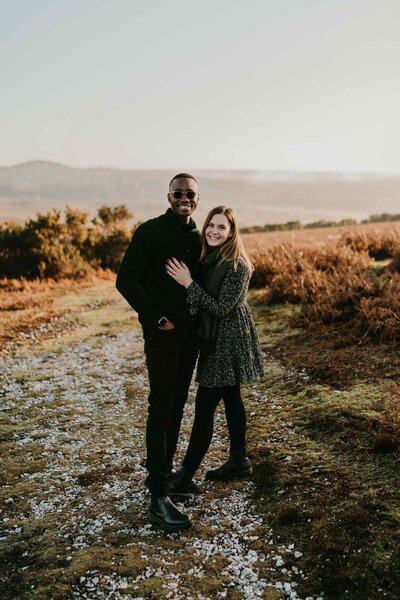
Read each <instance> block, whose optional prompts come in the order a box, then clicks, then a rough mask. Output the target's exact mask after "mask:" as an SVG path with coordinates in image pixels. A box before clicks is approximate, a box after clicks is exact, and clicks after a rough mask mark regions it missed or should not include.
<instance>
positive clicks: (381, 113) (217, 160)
mask: <svg viewBox="0 0 400 600" xmlns="http://www.w3.org/2000/svg"><path fill="white" fill-rule="evenodd" d="M0 9H1V20H0V45H1V46H0V139H1V144H0V166H7V165H12V164H17V163H21V162H25V161H29V160H37V159H41V160H51V161H55V162H61V163H64V164H68V165H71V166H77V167H96V166H103V167H113V168H128V169H131V168H132V169H133V168H140V169H147V168H157V169H161V168H165V169H173V170H175V171H176V170H189V169H191V170H193V169H257V170H259V169H260V170H297V171H346V172H378V173H379V172H383V173H399V174H400V152H399V151H398V147H399V140H400V109H399V107H400V77H399V74H400V36H399V30H400V3H399V2H398V0H329V1H323V0H279V1H277V0H202V1H201V2H199V0H195V1H194V0H142V1H139V0H13V1H12V2H10V1H9V0H0Z"/></svg>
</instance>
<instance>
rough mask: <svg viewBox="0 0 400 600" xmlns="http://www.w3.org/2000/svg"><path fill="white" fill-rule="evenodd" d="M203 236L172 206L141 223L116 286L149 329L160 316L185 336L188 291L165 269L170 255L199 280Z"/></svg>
mask: <svg viewBox="0 0 400 600" xmlns="http://www.w3.org/2000/svg"><path fill="white" fill-rule="evenodd" d="M200 251H201V235H200V232H199V230H198V229H197V228H196V225H195V223H194V221H193V220H192V219H191V220H190V223H189V224H188V225H184V224H183V223H182V221H181V220H180V219H179V217H177V216H176V215H175V214H174V213H173V212H172V210H171V209H170V208H169V209H168V210H167V212H166V213H165V214H163V215H161V216H160V217H157V218H155V219H150V220H149V221H146V222H145V223H143V224H142V225H140V226H139V227H138V228H137V229H136V231H135V233H134V234H133V237H132V240H131V243H130V244H129V246H128V249H127V251H126V252H125V256H124V258H123V259H122V262H121V265H120V268H119V271H118V275H117V281H116V286H117V289H118V291H119V292H121V294H122V295H123V296H124V298H125V299H126V300H127V302H129V304H130V305H131V306H132V308H133V309H134V310H136V311H137V313H138V315H139V321H140V323H141V325H142V327H143V331H144V332H146V331H147V330H148V329H150V328H151V327H156V326H157V322H158V321H159V319H161V317H164V316H165V317H167V318H168V319H169V320H170V321H172V322H173V323H175V325H176V327H177V329H178V331H179V332H181V333H182V334H183V335H186V334H187V333H189V331H190V330H191V328H192V320H191V317H190V315H189V310H188V307H187V304H186V290H185V288H184V287H183V286H181V285H179V284H178V283H176V281H174V280H173V279H172V278H171V277H170V276H169V275H167V273H166V272H165V263H166V261H167V259H168V258H172V257H175V258H177V259H178V260H182V261H184V262H185V263H186V265H187V266H188V267H189V269H190V272H191V274H192V277H193V279H198V270H199V258H200Z"/></svg>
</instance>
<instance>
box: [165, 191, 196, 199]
mask: <svg viewBox="0 0 400 600" xmlns="http://www.w3.org/2000/svg"><path fill="white" fill-rule="evenodd" d="M170 194H172V195H173V197H174V198H175V200H180V199H181V198H182V196H186V198H187V199H188V200H194V199H195V198H196V196H197V192H194V191H193V190H187V191H186V192H181V191H180V190H175V191H173V192H170Z"/></svg>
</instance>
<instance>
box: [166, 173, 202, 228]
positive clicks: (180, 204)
mask: <svg viewBox="0 0 400 600" xmlns="http://www.w3.org/2000/svg"><path fill="white" fill-rule="evenodd" d="M174 192H184V193H182V194H177V195H178V196H179V195H180V196H181V197H180V198H176V197H175V196H174ZM193 193H194V194H195V195H194V197H192V196H193ZM187 194H188V195H189V198H188V196H187ZM199 197H200V196H199V186H198V185H197V183H196V181H195V180H194V179H186V177H182V178H180V179H174V181H173V182H172V183H171V185H170V188H169V193H168V202H169V203H170V204H171V210H172V212H173V213H175V214H176V215H178V216H179V217H183V218H184V219H189V217H190V215H191V214H192V212H193V211H194V210H196V207H197V204H198V202H199Z"/></svg>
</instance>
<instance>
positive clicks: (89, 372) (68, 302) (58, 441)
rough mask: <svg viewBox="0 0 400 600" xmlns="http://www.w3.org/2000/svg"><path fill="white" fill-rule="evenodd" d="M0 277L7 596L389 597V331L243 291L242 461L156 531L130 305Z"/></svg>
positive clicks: (392, 591) (393, 426) (394, 362)
mask: <svg viewBox="0 0 400 600" xmlns="http://www.w3.org/2000/svg"><path fill="white" fill-rule="evenodd" d="M266 235H270V234H266ZM13 285H14V286H16V285H17V284H13ZM3 289H4V291H3V293H2V294H1V295H0V305H1V308H2V311H1V322H0V323H1V325H2V327H3V334H2V337H1V348H2V355H3V356H4V359H3V361H2V370H1V378H2V385H1V392H0V393H1V410H0V443H1V455H2V457H3V460H2V462H1V465H0V480H1V486H2V487H1V490H0V494H1V525H2V531H1V533H0V565H1V566H0V569H1V573H0V595H1V597H2V598H7V599H14V598H15V599H29V600H30V599H35V600H38V599H40V600H42V599H43V600H47V599H64V598H76V599H80V598H99V597H100V598H110V599H111V598H125V599H126V600H130V599H132V598H136V599H139V598H160V599H161V598H172V599H174V600H175V599H180V598H182V599H190V598H193V599H195V598H196V599H201V598H232V599H236V598H248V599H252V598H257V597H260V598H267V599H271V600H280V599H289V598H290V599H292V600H298V599H303V600H305V599H306V598H309V599H310V598H312V599H314V600H316V599H318V598H327V599H331V600H341V599H342V598H343V599H345V598H350V599H351V600H358V599H360V600H365V599H368V600H373V599H375V598H388V599H393V600H394V599H395V598H396V599H397V598H398V596H399V593H398V589H399V587H400V574H399V571H398V564H399V560H400V549H399V548H400V545H399V535H400V509H399V506H400V485H399V483H400V481H399V480H400V474H399V469H398V459H399V446H400V443H399V444H398V443H397V440H400V433H399V422H400V421H399V416H400V415H399V405H400V404H399V400H400V389H399V381H398V373H399V367H400V353H399V350H398V346H396V345H395V344H393V343H392V344H389V343H388V344H384V343H380V344H376V343H374V342H373V341H371V340H368V341H367V340H366V341H364V342H363V343H355V342H354V339H353V338H351V339H350V338H349V336H348V332H347V331H346V330H345V328H342V329H341V328H338V327H336V328H333V327H332V328H327V327H325V328H324V329H323V330H321V331H318V329H317V328H314V329H312V330H310V329H309V328H304V327H302V326H301V325H300V323H299V321H298V319H297V315H296V310H295V309H293V308H288V307H284V306H272V307H266V306H265V304H264V303H263V292H262V291H253V292H252V293H251V296H250V301H251V305H252V308H253V312H254V315H255V318H256V322H257V326H258V330H259V334H260V339H261V343H262V346H263V349H264V352H265V368H266V376H265V378H264V379H263V381H262V382H260V383H258V384H257V385H252V386H247V387H245V388H244V397H245V401H246V405H247V410H248V425H249V427H248V440H249V455H250V457H251V459H252V462H253V465H254V477H253V478H252V480H251V481H248V482H233V483H228V484H226V483H225V484H212V483H205V482H203V481H202V471H201V472H199V481H200V483H201V494H200V495H199V496H198V497H196V498H195V499H193V501H192V503H191V504H190V505H189V506H188V507H187V510H188V512H190V513H191V515H192V518H193V521H194V527H193V529H191V530H189V531H187V532H184V533H182V534H169V535H166V534H164V533H162V532H160V531H158V530H157V529H154V528H153V527H152V526H150V525H149V524H148V521H147V506H148V496H147V493H146V491H145V490H144V488H143V477H144V466H143V456H144V449H143V445H144V429H145V416H146V408H147V407H146V394H147V381H146V371H145V364H144V359H143V353H142V347H143V344H142V339H141V333H140V329H139V327H138V323H137V321H136V319H135V316H134V314H133V311H131V309H129V307H127V305H126V304H125V303H124V301H123V300H121V299H120V297H119V296H118V294H117V293H116V291H115V289H114V285H113V281H112V280H107V279H104V280H97V281H87V282H86V283H81V284H73V286H72V287H71V286H70V285H69V284H68V283H67V282H60V283H59V284H53V285H47V286H40V285H38V284H35V285H32V286H31V287H30V288H29V286H27V284H25V288H24V289H19V290H18V289H16V290H15V291H14V292H11V291H10V289H9V288H7V289H6V288H3ZM194 391H195V390H194V388H193V389H192V391H191V396H190V400H189V402H188V406H187V410H186V413H185V418H184V424H183V432H182V439H181V444H180V447H179V452H178V461H179V458H181V457H182V456H183V453H184V449H185V445H186V441H187V439H188V435H189V432H190V424H191V421H192V418H193V392H194ZM225 429H226V428H225V423H224V417H223V414H222V412H221V411H219V412H218V414H217V420H216V431H215V437H214V441H213V445H212V448H211V449H210V452H209V454H208V456H207V458H206V461H205V464H204V468H208V467H209V466H214V465H215V464H217V463H218V462H219V460H221V459H222V458H224V457H225V456H226V454H227V450H228V440H227V437H226V431H225Z"/></svg>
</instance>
